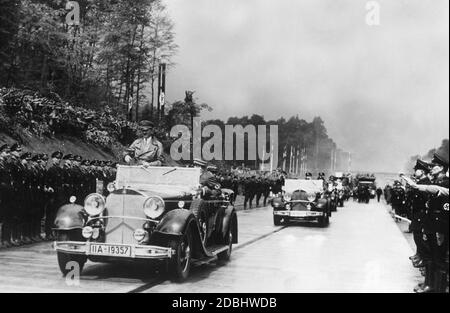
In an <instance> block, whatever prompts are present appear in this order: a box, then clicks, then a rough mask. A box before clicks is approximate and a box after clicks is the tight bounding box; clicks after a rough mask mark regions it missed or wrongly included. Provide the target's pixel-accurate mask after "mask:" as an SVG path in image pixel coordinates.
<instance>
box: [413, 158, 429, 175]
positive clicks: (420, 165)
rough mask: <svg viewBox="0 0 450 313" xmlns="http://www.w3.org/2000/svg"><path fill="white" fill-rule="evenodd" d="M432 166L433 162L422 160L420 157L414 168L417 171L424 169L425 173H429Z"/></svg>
mask: <svg viewBox="0 0 450 313" xmlns="http://www.w3.org/2000/svg"><path fill="white" fill-rule="evenodd" d="M431 167H432V164H430V163H427V162H425V161H422V160H420V159H417V161H416V165H414V170H415V171H417V170H421V171H424V172H425V173H428V172H430V170H431Z"/></svg>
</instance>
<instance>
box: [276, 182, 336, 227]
mask: <svg viewBox="0 0 450 313" xmlns="http://www.w3.org/2000/svg"><path fill="white" fill-rule="evenodd" d="M272 207H273V223H274V225H276V226H278V225H282V224H283V223H288V222H290V221H293V220H307V221H310V220H317V221H318V222H319V224H320V225H321V226H322V227H325V226H327V225H328V224H329V221H330V216H331V211H330V205H329V200H328V199H326V198H324V187H323V180H304V179H286V180H285V185H284V187H283V192H282V193H280V194H278V195H277V196H276V197H274V198H273V199H272Z"/></svg>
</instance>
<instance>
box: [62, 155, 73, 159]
mask: <svg viewBox="0 0 450 313" xmlns="http://www.w3.org/2000/svg"><path fill="white" fill-rule="evenodd" d="M62 159H63V160H66V161H73V155H72V154H70V153H69V154H66V155H65V156H63V158H62Z"/></svg>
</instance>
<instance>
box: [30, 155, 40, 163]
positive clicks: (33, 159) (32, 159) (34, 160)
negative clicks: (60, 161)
mask: <svg viewBox="0 0 450 313" xmlns="http://www.w3.org/2000/svg"><path fill="white" fill-rule="evenodd" d="M40 159H41V155H40V154H35V155H33V156H32V158H31V161H33V162H36V161H39V160H40Z"/></svg>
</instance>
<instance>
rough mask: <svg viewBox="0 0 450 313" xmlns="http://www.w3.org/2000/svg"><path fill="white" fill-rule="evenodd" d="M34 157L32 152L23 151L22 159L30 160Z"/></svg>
mask: <svg viewBox="0 0 450 313" xmlns="http://www.w3.org/2000/svg"><path fill="white" fill-rule="evenodd" d="M32 157H33V155H32V154H31V152H25V153H22V155H21V156H20V159H21V160H27V161H30V160H31V158H32Z"/></svg>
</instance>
